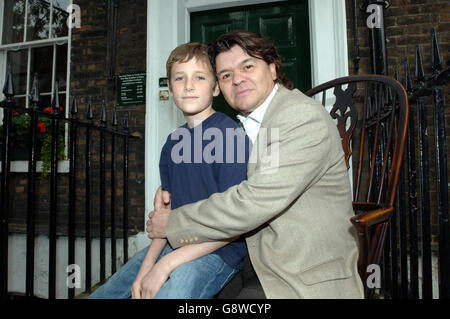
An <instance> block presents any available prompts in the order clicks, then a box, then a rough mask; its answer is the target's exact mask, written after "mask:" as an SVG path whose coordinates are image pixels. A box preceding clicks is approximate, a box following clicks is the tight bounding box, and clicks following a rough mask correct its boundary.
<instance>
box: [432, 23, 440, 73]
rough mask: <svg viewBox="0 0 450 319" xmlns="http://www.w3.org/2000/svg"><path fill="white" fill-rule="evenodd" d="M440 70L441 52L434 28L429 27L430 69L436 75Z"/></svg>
mask: <svg viewBox="0 0 450 319" xmlns="http://www.w3.org/2000/svg"><path fill="white" fill-rule="evenodd" d="M441 70H442V60H441V53H440V52H439V44H438V40H437V35H436V30H435V29H434V28H432V29H431V71H432V73H433V75H437V74H438V73H439V71H441Z"/></svg>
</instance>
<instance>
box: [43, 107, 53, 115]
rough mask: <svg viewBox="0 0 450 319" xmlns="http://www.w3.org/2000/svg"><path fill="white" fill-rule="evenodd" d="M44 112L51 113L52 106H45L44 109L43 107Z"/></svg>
mask: <svg viewBox="0 0 450 319" xmlns="http://www.w3.org/2000/svg"><path fill="white" fill-rule="evenodd" d="M44 113H53V108H52V107H50V106H49V107H46V108H45V109H44Z"/></svg>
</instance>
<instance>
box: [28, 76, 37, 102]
mask: <svg viewBox="0 0 450 319" xmlns="http://www.w3.org/2000/svg"><path fill="white" fill-rule="evenodd" d="M30 101H31V103H33V106H37V105H38V103H39V79H38V74H37V73H36V72H35V73H34V76H33V86H32V88H31V94H30Z"/></svg>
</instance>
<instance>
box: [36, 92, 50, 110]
mask: <svg viewBox="0 0 450 319" xmlns="http://www.w3.org/2000/svg"><path fill="white" fill-rule="evenodd" d="M51 101H52V96H51V95H50V94H46V95H41V99H40V101H39V102H40V106H41V110H43V109H45V108H47V107H50V106H51V105H52V103H51Z"/></svg>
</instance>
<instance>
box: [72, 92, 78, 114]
mask: <svg viewBox="0 0 450 319" xmlns="http://www.w3.org/2000/svg"><path fill="white" fill-rule="evenodd" d="M70 112H71V113H72V115H76V114H77V113H78V106H77V99H76V97H75V95H72V107H71V109H70Z"/></svg>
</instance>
